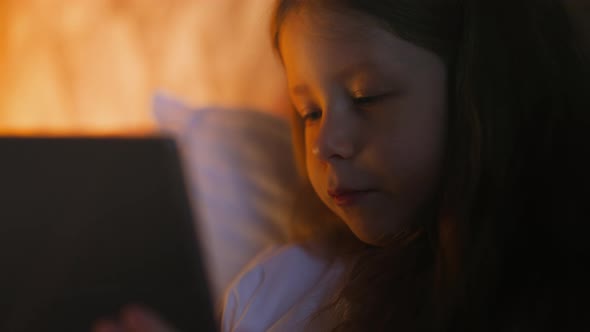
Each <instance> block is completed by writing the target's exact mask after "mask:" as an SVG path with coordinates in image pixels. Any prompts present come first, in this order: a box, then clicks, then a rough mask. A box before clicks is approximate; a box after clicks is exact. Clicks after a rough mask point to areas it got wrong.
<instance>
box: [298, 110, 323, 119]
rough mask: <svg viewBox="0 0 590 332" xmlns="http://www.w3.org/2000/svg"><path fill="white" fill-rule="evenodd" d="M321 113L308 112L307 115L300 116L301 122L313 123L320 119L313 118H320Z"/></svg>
mask: <svg viewBox="0 0 590 332" xmlns="http://www.w3.org/2000/svg"><path fill="white" fill-rule="evenodd" d="M321 115H322V112H321V111H318V110H312V111H308V112H307V113H305V114H303V115H302V116H301V118H302V119H303V121H305V122H311V121H315V120H319V119H320V118H319V117H318V118H314V117H315V116H320V117H321Z"/></svg>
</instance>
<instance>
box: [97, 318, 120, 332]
mask: <svg viewBox="0 0 590 332" xmlns="http://www.w3.org/2000/svg"><path fill="white" fill-rule="evenodd" d="M123 331H124V330H123V327H122V326H121V325H120V324H118V323H117V322H114V321H111V320H106V319H103V320H100V321H98V322H96V323H95V324H94V326H93V327H92V332H123Z"/></svg>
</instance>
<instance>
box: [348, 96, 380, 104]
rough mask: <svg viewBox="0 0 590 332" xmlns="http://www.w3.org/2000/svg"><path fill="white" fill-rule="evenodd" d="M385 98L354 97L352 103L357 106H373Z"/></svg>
mask: <svg viewBox="0 0 590 332" xmlns="http://www.w3.org/2000/svg"><path fill="white" fill-rule="evenodd" d="M382 97H383V96H382V95H374V96H353V97H352V102H353V103H354V104H355V105H367V104H372V103H374V102H377V101H379V99H381V98H382Z"/></svg>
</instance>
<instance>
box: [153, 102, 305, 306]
mask: <svg viewBox="0 0 590 332" xmlns="http://www.w3.org/2000/svg"><path fill="white" fill-rule="evenodd" d="M154 114H155V117H156V121H157V123H158V125H159V127H160V129H161V130H162V131H163V132H165V133H168V134H171V135H172V136H173V137H175V138H176V141H177V144H178V146H179V149H180V152H181V155H182V156H183V159H184V167H185V173H186V174H185V175H186V176H187V180H188V181H189V185H188V187H189V191H190V194H191V196H192V204H193V209H194V211H195V215H196V216H197V218H196V219H197V220H196V221H197V222H196V226H197V231H198V234H199V235H200V240H201V244H202V245H201V247H202V250H203V254H204V258H205V260H206V262H207V267H208V271H209V278H210V282H211V286H212V287H213V289H212V293H213V297H214V301H215V304H218V303H219V302H220V301H221V300H222V298H221V297H222V296H223V292H224V290H225V288H226V287H227V286H228V285H229V283H230V282H231V280H232V279H233V278H234V277H235V276H236V275H237V273H238V272H239V271H240V270H241V269H242V268H243V267H244V265H245V264H246V263H247V262H248V261H250V260H251V259H252V258H253V257H254V256H255V255H256V254H257V253H259V252H260V251H261V250H262V249H264V248H265V247H267V246H270V245H276V244H280V243H283V242H286V240H287V228H288V227H287V223H288V222H289V218H290V215H291V207H292V203H293V199H294V188H295V184H296V176H297V175H296V170H295V166H294V162H293V157H292V147H291V138H290V130H289V125H288V123H287V122H286V121H285V120H282V119H280V118H278V117H275V116H272V115H269V114H265V113H260V112H256V111H249V110H230V109H214V108H210V109H190V108H189V107H187V106H185V105H184V104H183V103H181V102H179V101H177V100H174V99H172V98H169V97H166V96H164V95H156V97H155V98H154Z"/></svg>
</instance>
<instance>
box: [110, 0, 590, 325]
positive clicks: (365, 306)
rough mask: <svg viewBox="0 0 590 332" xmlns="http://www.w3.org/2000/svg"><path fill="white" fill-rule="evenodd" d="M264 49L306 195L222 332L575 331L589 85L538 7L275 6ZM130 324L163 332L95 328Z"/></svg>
mask: <svg viewBox="0 0 590 332" xmlns="http://www.w3.org/2000/svg"><path fill="white" fill-rule="evenodd" d="M272 32H273V33H272V37H273V42H274V46H275V48H276V50H277V53H278V54H279V56H280V58H281V60H282V62H283V65H284V68H285V71H286V74H287V79H288V83H289V92H290V97H291V101H292V103H293V106H294V108H295V110H296V112H294V113H295V115H296V116H295V118H294V121H293V128H294V140H295V145H296V150H297V153H296V155H297V158H298V160H299V162H300V166H301V167H300V170H301V173H302V175H303V179H304V181H303V182H304V186H306V187H307V188H308V189H304V190H302V197H303V200H302V202H301V204H300V208H299V209H298V210H297V211H298V212H301V213H298V217H299V218H298V219H297V221H296V223H295V224H296V225H297V227H298V228H297V230H296V232H295V234H297V236H296V238H295V241H294V242H295V243H297V244H294V245H291V246H287V247H282V248H273V249H270V250H269V251H268V252H265V253H263V254H262V255H261V256H260V257H259V258H258V259H257V260H256V261H255V262H253V264H252V265H251V266H250V268H248V269H247V270H246V272H244V273H243V274H242V275H241V276H240V277H239V278H238V280H237V281H236V282H235V283H234V285H233V286H232V287H231V289H230V290H229V292H228V296H227V300H226V305H225V308H224V313H223V318H222V330H223V331H263V330H271V331H300V330H312V331H324V330H335V331H381V330H394V331H556V330H566V329H567V330H571V329H573V328H574V327H576V328H582V329H588V328H590V326H589V325H590V324H588V322H587V320H586V319H584V317H585V311H586V308H585V306H584V303H585V300H586V298H587V297H588V295H589V294H587V291H586V290H585V288H587V287H585V286H586V283H587V280H588V275H587V274H585V272H584V271H586V270H587V268H588V266H587V265H588V262H589V261H588V258H589V257H588V254H589V252H590V251H589V248H588V244H587V243H588V241H586V240H585V237H586V234H587V233H586V232H584V229H583V226H585V224H586V221H587V216H588V215H589V214H588V208H587V204H582V200H584V199H587V197H590V196H588V185H589V183H588V176H587V174H586V173H587V171H588V170H589V169H590V168H589V166H590V165H589V164H588V162H587V160H586V159H587V158H586V157H587V156H588V155H590V154H589V152H590V151H589V146H588V145H589V140H588V137H587V134H586V133H587V132H588V129H590V126H589V123H588V115H587V112H588V111H589V110H590V108H589V106H590V103H589V102H588V98H587V97H586V96H585V93H586V92H587V91H586V89H588V88H589V87H590V83H589V79H588V78H589V74H590V72H589V69H588V68H589V67H588V62H587V60H586V58H585V57H584V56H583V51H582V49H581V46H580V45H579V43H578V42H577V41H576V38H575V37H576V36H575V33H574V31H573V30H572V28H571V24H570V19H569V17H568V15H567V13H566V11H565V9H564V7H563V5H562V4H561V3H560V2H559V1H558V0H516V1H515V0H511V1H501V0H500V1H487V0H315V1H312V0H280V1H279V3H278V5H277V7H276V11H275V20H274V22H273V25H272ZM133 318H135V321H134V322H135V327H138V329H137V331H140V330H141V331H165V329H162V330H160V329H159V328H164V327H163V326H160V325H161V323H160V322H158V321H157V319H156V318H155V317H153V315H152V314H149V313H147V312H145V311H141V310H139V311H138V310H131V311H130V312H128V313H127V314H125V315H123V322H122V323H121V324H122V325H120V326H117V325H112V323H111V325H109V324H105V325H104V326H102V327H104V328H105V330H108V328H115V327H118V328H123V327H124V326H126V324H127V326H130V324H128V321H130V320H133ZM138 318H139V320H138ZM142 319H143V320H142ZM142 324H143V325H142ZM131 325H133V324H131ZM129 330H133V329H129Z"/></svg>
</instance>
